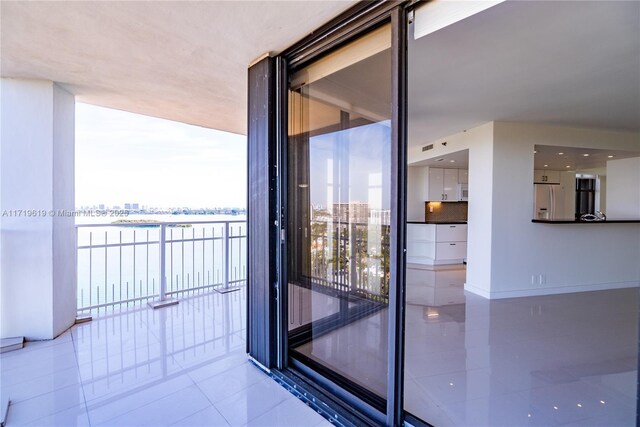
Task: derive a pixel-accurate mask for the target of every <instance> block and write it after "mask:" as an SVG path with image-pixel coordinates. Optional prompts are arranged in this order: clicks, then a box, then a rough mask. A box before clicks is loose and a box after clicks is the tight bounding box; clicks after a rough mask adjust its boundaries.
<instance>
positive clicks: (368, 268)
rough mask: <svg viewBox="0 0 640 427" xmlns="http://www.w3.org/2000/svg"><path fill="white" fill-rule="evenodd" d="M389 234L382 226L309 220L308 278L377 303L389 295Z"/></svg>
mask: <svg viewBox="0 0 640 427" xmlns="http://www.w3.org/2000/svg"><path fill="white" fill-rule="evenodd" d="M389 231H390V227H389V226H388V225H383V224H376V223H373V224H368V223H342V222H330V221H312V223H311V241H310V247H311V262H310V264H311V265H310V267H311V268H310V271H309V272H308V274H309V277H308V279H309V280H310V282H311V283H312V284H314V285H319V286H324V287H327V288H330V289H333V290H336V291H340V292H348V293H350V294H352V295H357V296H360V297H364V298H366V299H370V300H375V301H379V302H387V300H388V296H389Z"/></svg>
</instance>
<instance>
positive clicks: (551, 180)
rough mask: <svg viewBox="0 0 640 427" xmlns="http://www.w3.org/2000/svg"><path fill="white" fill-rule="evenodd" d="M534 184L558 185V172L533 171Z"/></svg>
mask: <svg viewBox="0 0 640 427" xmlns="http://www.w3.org/2000/svg"><path fill="white" fill-rule="evenodd" d="M533 183H534V184H560V171H550V170H545V169H536V170H534V171H533Z"/></svg>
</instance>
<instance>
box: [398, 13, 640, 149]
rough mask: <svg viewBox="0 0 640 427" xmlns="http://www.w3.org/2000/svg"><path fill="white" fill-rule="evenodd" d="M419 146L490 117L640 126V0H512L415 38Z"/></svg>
mask: <svg viewBox="0 0 640 427" xmlns="http://www.w3.org/2000/svg"><path fill="white" fill-rule="evenodd" d="M409 64H410V67H409V93H410V98H409V144H410V145H426V144H427V143H429V142H431V141H433V140H435V139H438V138H442V137H446V136H448V135H451V134H455V133H458V132H461V131H463V130H464V129H470V128H473V127H475V126H478V125H480V124H482V123H486V122H489V121H494V120H496V121H498V120H502V121H523V122H534V123H546V124H555V125H570V126H575V127H591V128H608V129H618V130H633V131H639V130H640V2H637V1H630V2H616V1H593V2H583V1H575V2H574V1H563V2H553V1H552V2H544V1H508V2H505V3H502V4H499V5H497V6H495V7H492V8H490V9H488V10H485V11H483V12H481V13H478V14H477V15H474V16H471V17H469V18H467V19H465V20H463V21H460V22H457V23H455V24H453V25H451V26H448V27H445V28H443V29H441V30H439V31H436V32H435V33H432V34H429V35H427V36H425V37H422V38H419V39H418V40H415V41H414V40H413V38H412V37H410V43H409Z"/></svg>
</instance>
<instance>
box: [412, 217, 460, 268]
mask: <svg viewBox="0 0 640 427" xmlns="http://www.w3.org/2000/svg"><path fill="white" fill-rule="evenodd" d="M466 257H467V225H466V224H407V262H409V263H415V264H426V265H436V264H438V265H439V264H461V263H462V261H463V260H464V259H466Z"/></svg>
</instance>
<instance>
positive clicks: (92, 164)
mask: <svg viewBox="0 0 640 427" xmlns="http://www.w3.org/2000/svg"><path fill="white" fill-rule="evenodd" d="M75 168H76V180H75V181H76V206H77V207H82V206H98V205H100V204H103V205H108V206H120V207H124V204H125V203H131V204H133V203H136V204H138V205H139V206H142V205H145V206H149V207H191V208H202V207H237V208H244V207H246V188H247V169H246V137H245V136H244V135H237V134H232V133H228V132H223V131H218V130H214V129H207V128H202V127H198V126H192V125H188V124H184V123H178V122H173V121H170V120H165V119H159V118H155V117H149V116H144V115H140V114H134V113H129V112H125V111H119V110H112V109H108V108H103V107H97V106H93V105H89V104H82V103H77V104H76V163H75Z"/></svg>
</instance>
